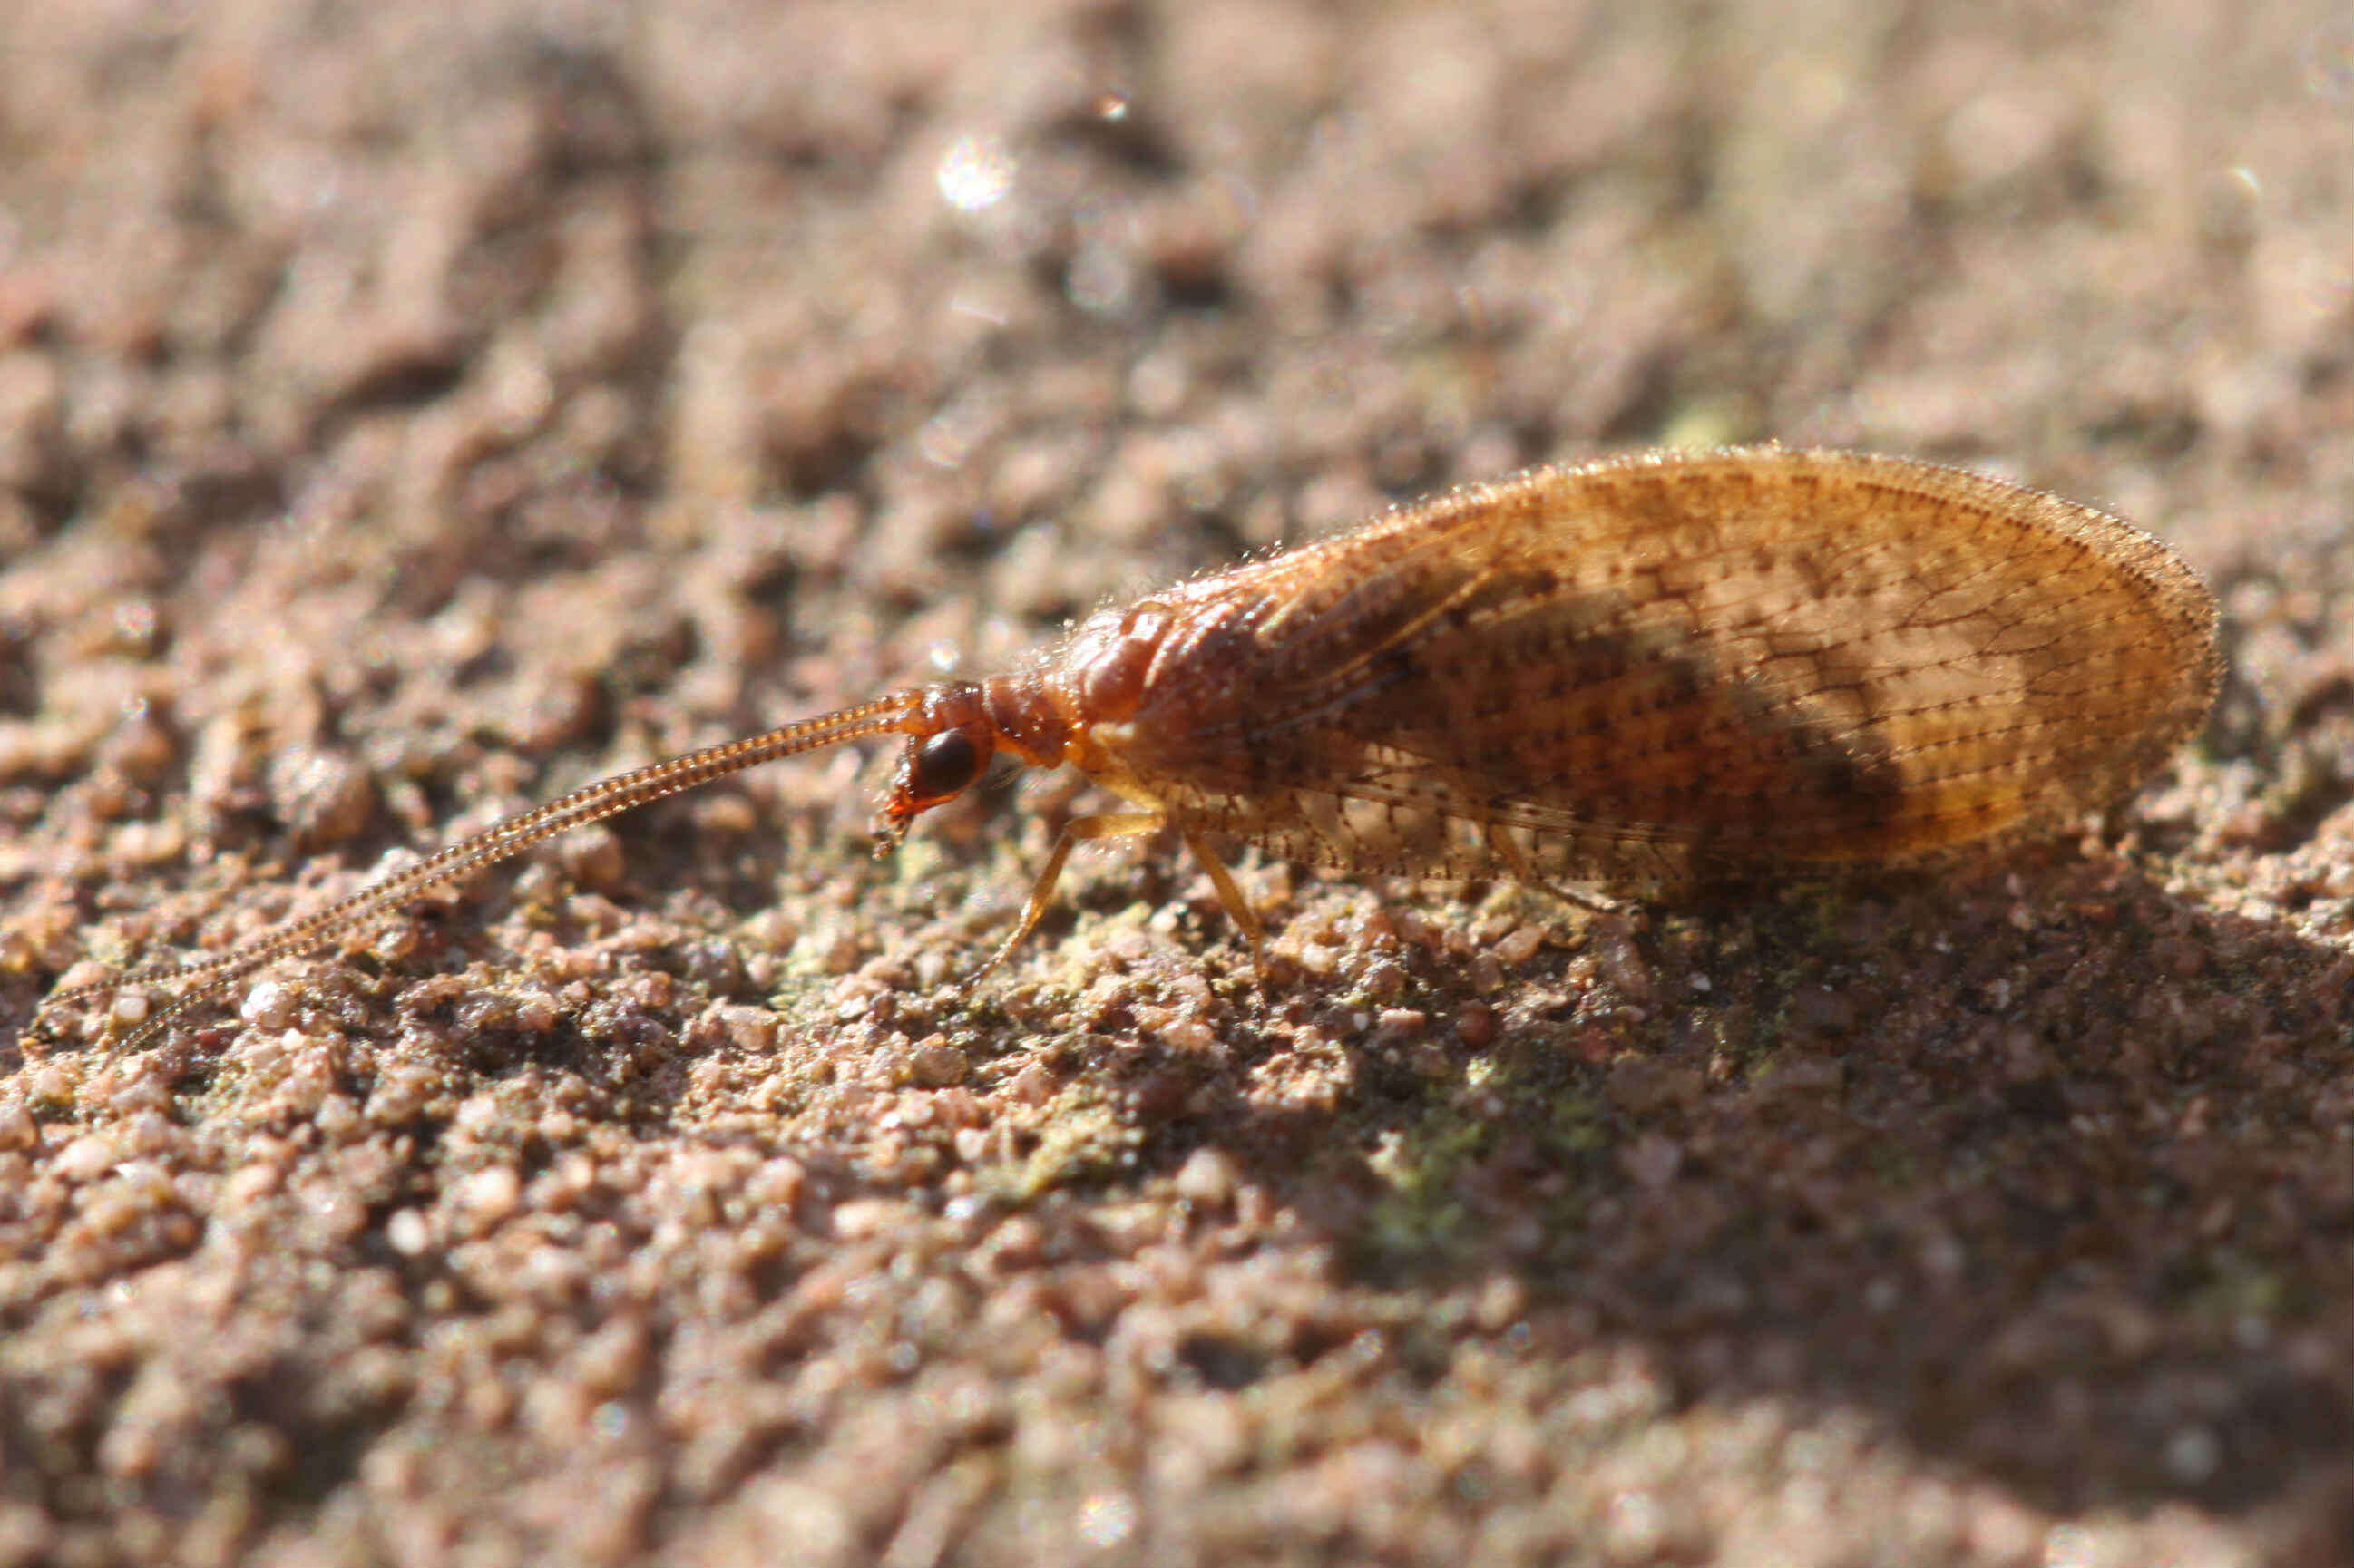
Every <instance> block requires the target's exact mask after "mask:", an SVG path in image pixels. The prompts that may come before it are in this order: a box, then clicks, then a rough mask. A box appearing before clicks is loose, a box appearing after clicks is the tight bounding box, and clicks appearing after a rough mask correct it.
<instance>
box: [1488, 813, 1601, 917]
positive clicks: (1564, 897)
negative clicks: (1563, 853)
mask: <svg viewBox="0 0 2354 1568" xmlns="http://www.w3.org/2000/svg"><path fill="white" fill-rule="evenodd" d="M1480 836H1481V837H1482V838H1484V839H1485V840H1486V841H1487V844H1488V853H1490V854H1491V855H1493V856H1495V857H1496V859H1497V860H1498V861H1500V862H1501V863H1503V866H1504V869H1505V870H1506V871H1507V872H1509V873H1510V874H1511V878H1512V880H1513V881H1514V882H1517V883H1519V884H1520V885H1522V886H1523V887H1534V888H1537V889H1539V890H1541V891H1543V892H1545V893H1550V894H1552V895H1553V896H1554V897H1555V898H1558V899H1560V900H1561V901H1562V902H1563V903H1564V904H1569V905H1574V906H1576V907H1578V908H1580V909H1583V910H1585V912H1586V913H1587V914H1589V915H1619V914H1624V913H1625V912H1626V907H1627V906H1625V905H1623V904H1619V903H1616V902H1614V901H1612V900H1609V899H1603V898H1595V897H1592V896H1589V895H1586V894H1583V893H1577V892H1574V891H1572V890H1571V889H1569V888H1566V887H1564V886H1562V885H1560V884H1559V883H1556V882H1551V881H1548V880H1547V879H1546V878H1545V877H1544V876H1543V875H1542V874H1539V873H1538V871H1537V868H1536V867H1535V866H1533V865H1531V864H1530V863H1529V857H1528V854H1527V853H1526V852H1524V851H1523V850H1522V848H1521V841H1520V840H1518V839H1516V838H1514V837H1512V835H1511V831H1510V830H1508V829H1507V828H1506V827H1505V826H1504V825H1503V824H1502V823H1501V822H1490V823H1487V824H1486V825H1485V826H1484V827H1482V828H1481V829H1480Z"/></svg>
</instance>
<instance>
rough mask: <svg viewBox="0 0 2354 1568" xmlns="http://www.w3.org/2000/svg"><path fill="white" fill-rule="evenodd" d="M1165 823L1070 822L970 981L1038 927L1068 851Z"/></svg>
mask: <svg viewBox="0 0 2354 1568" xmlns="http://www.w3.org/2000/svg"><path fill="white" fill-rule="evenodd" d="M1163 821H1167V819H1166V818H1165V817H1163V816H1162V815H1161V813H1160V812H1159V811H1108V812H1106V813H1104V814H1103V815H1102V816H1099V817H1080V818H1077V819H1076V820H1075V821H1072V822H1071V823H1070V825H1069V826H1067V827H1066V828H1065V829H1064V830H1063V831H1062V833H1061V834H1060V836H1058V837H1057V838H1056V839H1055V847H1054V848H1053V849H1052V850H1050V851H1049V852H1047V855H1046V863H1045V864H1044V866H1042V867H1040V868H1039V871H1038V879H1037V880H1036V881H1035V882H1034V883H1032V884H1031V885H1030V902H1029V903H1027V904H1025V905H1023V906H1022V918H1021V920H1020V921H1019V922H1017V923H1016V924H1015V926H1014V927H1013V935H1012V936H1010V937H1008V938H1005V940H1004V941H1002V942H1001V943H999V944H998V947H997V951H995V952H993V953H991V954H990V955H989V961H988V962H987V963H985V964H983V965H981V968H979V969H975V970H974V971H973V975H972V978H973V979H975V980H979V979H980V978H981V976H983V975H985V974H987V973H988V972H989V971H990V970H991V969H995V968H996V967H997V966H998V965H1000V964H1002V963H1003V962H1004V961H1005V959H1006V955H1007V954H1009V953H1011V952H1013V949H1014V948H1017V947H1020V946H1021V945H1022V938H1024V937H1026V936H1028V935H1029V934H1030V933H1031V932H1033V931H1034V930H1036V929H1037V928H1038V921H1039V920H1040V918H1041V917H1042V916H1044V915H1045V913H1046V904H1047V901H1048V900H1050V899H1052V898H1053V897H1054V896H1055V884H1056V883H1058V882H1060V881H1061V880H1062V879H1063V867H1064V865H1065V864H1066V863H1067V862H1068V861H1069V860H1070V858H1071V851H1072V850H1074V849H1076V848H1077V847H1078V846H1079V845H1080V844H1083V843H1091V842H1094V841H1096V840H1097V839H1125V838H1131V837H1133V836H1135V835H1136V834H1138V833H1149V832H1152V831H1153V830H1154V829H1156V828H1158V827H1160V826H1161V823H1162V822H1163ZM1220 869H1221V870H1223V869H1225V868H1224V867H1221V868H1220Z"/></svg>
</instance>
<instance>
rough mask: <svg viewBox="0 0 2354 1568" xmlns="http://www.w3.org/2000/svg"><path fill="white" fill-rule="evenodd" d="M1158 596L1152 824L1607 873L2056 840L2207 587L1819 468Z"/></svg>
mask: <svg viewBox="0 0 2354 1568" xmlns="http://www.w3.org/2000/svg"><path fill="white" fill-rule="evenodd" d="M1159 598H1160V599H1161V602H1163V603H1166V604H1168V605H1169V606H1170V607H1171V608H1172V609H1173V610H1175V611H1176V612H1177V614H1178V616H1179V617H1180V621H1179V625H1178V628H1177V630H1175V631H1174V632H1173V633H1172V636H1171V637H1170V638H1169V639H1168V640H1167V641H1166V642H1165V643H1164V645H1163V646H1162V648H1161V651H1160V653H1159V656H1158V657H1157V658H1156V660H1155V662H1154V665H1153V668H1152V670H1151V672H1150V674H1149V675H1148V677H1147V680H1146V682H1145V686H1146V690H1147V697H1146V701H1145V705H1144V706H1143V707H1141V708H1140V710H1139V711H1138V712H1137V713H1136V714H1135V715H1132V718H1131V720H1130V723H1129V726H1127V733H1126V736H1125V738H1124V739H1123V741H1122V744H1121V747H1120V750H1119V762H1120V764H1121V765H1122V766H1123V767H1124V768H1126V769H1127V770H1128V772H1129V774H1130V776H1131V782H1132V783H1133V784H1134V785H1136V786H1139V787H1140V790H1141V792H1143V793H1145V794H1148V795H1149V796H1150V797H1151V798H1153V799H1155V800H1158V801H1159V802H1160V803H1161V805H1162V806H1163V807H1164V808H1165V809H1166V810H1168V811H1169V812H1170V814H1171V815H1172V817H1173V818H1175V819H1177V820H1178V821H1180V822H1181V824H1184V825H1192V826H1195V827H1205V828H1209V829H1213V830H1220V831H1225V832H1234V833H1237V834H1240V835H1242V836H1245V837H1247V838H1250V839H1253V840H1256V841H1257V842H1260V843H1262V844H1264V845H1265V846H1267V848H1268V849H1269V850H1271V851H1273V852H1274V853H1278V854H1282V855H1285V856H1287V857H1290V858H1296V859H1303V860H1311V861H1319V862H1322V863H1328V864H1334V865H1340V866H1343V867H1348V868H1352V869H1358V870H1376V871H1395V872H1405V873H1419V874H1499V873H1501V874H1538V875H1542V876H1545V877H1551V878H1562V879H1567V880H1574V881H1597V882H1602V883H1606V884H1611V885H1623V886H1627V887H1628V888H1630V889H1633V888H1644V889H1650V890H1672V889H1674V888H1677V887H1681V886H1685V885H1691V884H1695V883H1702V882H1709V881H1716V880H1743V879H1748V878H1753V877H1755V876H1757V875H1759V874H1765V873H1776V872H1779V873H1793V874H1806V873H1808V872H1815V873H1822V872H1831V871H1836V870H1838V869H1840V868H1841V867H1843V866H1848V865H1851V864H1855V863H1875V864H1884V863H1903V862H1908V861H1915V860H1920V859H1925V858H1930V857H1934V856H1936V855H1938V854H1940V853H1946V852H1947V851H1951V850H1954V849H1956V848H1959V847H1962V846H1964V845H1968V844H1976V843H1980V842H1986V841H1989V840H1993V839H1997V838H2000V837H2006V836H2009V835H2011V834H2014V833H2017V832H2023V831H2029V830H2032V829H2037V828H2048V827H2052V826H2056V825H2058V824H2059V823H2060V822H2061V821H2064V820H2065V819H2067V818H2068V817H2071V816H2073V815H2078V814H2081V813H2083V812H2084V811H2085V810H2090V809H2092V808H2094V807H2097V806H2100V805H2103V804H2105V803H2106V802H2107V801H2109V800H2113V799H2114V798H2115V797H2116V796H2117V795H2119V794H2120V793H2122V792H2123V791H2125V790H2126V789H2130V788H2131V787H2132V786H2133V785H2134V784H2136V783H2137V782H2138V781H2139V779H2141V778H2142V777H2143V776H2144V775H2145V774H2146V773H2147V771H2148V770H2149V769H2150V768H2152V767H2154V766H2156V765H2157V764H2158V762H2159V761H2162V760H2163V759H2164V758H2166V756H2167V755H2168V754H2169V753H2170V752H2171V751H2172V749H2173V748H2174V747H2175V746H2176V745H2178V744H2179V742H2180V740H2181V739H2182V738H2183V737H2184V736H2185V735H2186V734H2187V733H2188V731H2189V730H2190V728H2191V727H2192V726H2195V725H2196V724H2197V722H2198V721H2199V718H2200V715H2203V714H2204V712H2205V711H2206V707H2207V705H2208V703H2209V701H2210V699H2211V695H2212V692H2213V686H2214V682H2215V672H2216V662H2215V652H2214V641H2213V610H2212V605H2211V600H2210V599H2208V597H2207V594H2206V592H2205V589H2204V588H2202V587H2201V586H2200V584H2199V582H2198V580H2197V578H2196V577H2194V576H2193V575H2192V574H2191V573H2190V570H2189V568H2188V567H2184V566H2183V565H2182V564H2181V562H2180V561H2179V559H2177V558H2176V557H2175V556H2173V555H2172V554H2171V553H2170V552H2168V550H2167V549H2166V548H2165V547H2164V546H2161V545H2159V544H2158V543H2157V542H2156V541H2155V540H2153V539H2151V538H2150V537H2149V536H2148V535H2144V534H2142V533H2141V532H2139V531H2138V530H2137V529H2134V528H2132V527H2131V526H2129V525H2127V524H2123V523H2120V522H2118V521H2117V520H2115V519H2114V518H2111V517H2107V516H2105V515H2104V514H2100V513H2097V512H2094V511H2091V510H2090V509H2087V508H2084V507H2080V506H2076V505H2073V504H2071V503H2066V502H2062V501H2060V500H2057V499H2055V498H2052V497H2050V496H2046V495H2042V494H2040V493H2034V492H2031V491H2025V490H2020V489H2018V488H2015V487H2013V486H2009V485H2006V484H2002V483H2000V482H1996V481H1993V480H1988V479H1984V478H1981V477H1978V476H1976V475H1971V474H1966V473H1962V472H1959V471H1953V470H1948V469H1943V468H1937V467H1934V466H1931V465H1927V464H1920V463H1913V462H1906V461H1901V460H1894V459H1859V458H1857V457H1854V456H1852V455H1848V454H1841V455H1839V456H1837V457H1836V458H1833V457H1829V456H1826V455H1822V454H1813V453H1805V452H1782V451H1778V450H1769V451H1763V452H1759V451H1750V452H1744V453H1740V454H1726V455H1725V456H1723V457H1722V458H1717V459H1706V458H1702V459H1691V458H1685V459H1669V460H1647V461H1633V462H1627V461H1621V462H1614V463H1608V464H1602V465H1596V466H1595V467H1590V468H1585V469H1577V470H1569V471H1540V472H1537V473H1533V474H1530V475H1527V476H1524V477H1522V479H1519V480H1515V481H1512V482H1508V483H1506V484H1503V485H1500V486H1493V487H1483V488H1481V489H1479V490H1475V491H1469V492H1466V493H1461V494H1458V495H1456V496H1451V497H1448V498H1446V499H1443V500H1440V501H1437V502H1435V503H1430V504H1428V505H1426V506H1423V507H1419V508H1416V509H1412V510H1408V511H1405V512H1401V513H1398V514H1393V515H1392V516H1390V517H1388V518H1385V519H1384V520H1382V521H1380V522H1378V523H1376V524H1372V525H1371V526H1369V527H1367V528H1365V529H1363V530H1360V531H1359V532H1357V533H1354V534H1351V535H1343V536H1341V537H1339V538H1336V539H1333V540H1331V541H1327V542H1326V543H1324V544H1322V545H1320V546H1310V548H1308V549H1305V550H1302V551H1299V552H1295V553H1293V554H1291V555H1288V556H1282V557H1279V558H1278V559H1276V560H1273V561H1269V562H1267V563H1263V564H1261V565H1259V566H1257V567H1246V568H1243V569H1242V570H1240V571H1237V572H1233V573H1228V574H1225V576H1223V577H1212V578H1207V579H1204V580H1203V581H1201V582H1197V583H1194V584H1192V585H1189V587H1187V588H1182V589H1180V590H1177V591H1176V592H1174V593H1172V594H1169V595H1163V596H1159Z"/></svg>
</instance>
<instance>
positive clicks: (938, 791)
mask: <svg viewBox="0 0 2354 1568" xmlns="http://www.w3.org/2000/svg"><path fill="white" fill-rule="evenodd" d="M980 776H981V747H978V746H975V745H974V744H973V740H972V736H969V735H967V734H966V733H965V732H964V731H962V730H960V729H950V730H943V731H941V732H940V733H939V734H938V735H936V736H932V737H931V738H930V739H929V740H927V741H926V742H924V744H923V745H921V746H919V747H917V748H916V762H915V767H914V768H912V769H911V770H910V771H909V773H908V776H907V789H908V791H909V793H911V794H913V795H914V796H915V797H916V799H917V800H947V799H948V798H949V796H951V795H954V794H957V793H959V792H960V791H961V790H962V789H964V787H965V786H966V785H968V784H970V783H971V782H972V781H973V780H974V779H977V778H979V777H980Z"/></svg>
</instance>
